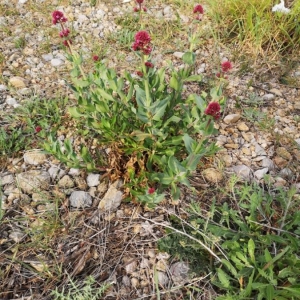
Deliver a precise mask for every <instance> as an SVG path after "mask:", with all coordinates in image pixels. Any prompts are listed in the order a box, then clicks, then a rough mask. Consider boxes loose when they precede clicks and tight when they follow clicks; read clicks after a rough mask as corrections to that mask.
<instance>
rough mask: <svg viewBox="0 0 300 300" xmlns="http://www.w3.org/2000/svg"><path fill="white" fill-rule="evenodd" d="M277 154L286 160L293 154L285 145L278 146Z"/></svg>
mask: <svg viewBox="0 0 300 300" xmlns="http://www.w3.org/2000/svg"><path fill="white" fill-rule="evenodd" d="M276 154H277V155H278V156H280V157H282V158H283V159H286V160H291V159H292V155H291V154H290V153H289V152H288V151H287V150H286V149H285V148H284V147H278V148H277V149H276Z"/></svg>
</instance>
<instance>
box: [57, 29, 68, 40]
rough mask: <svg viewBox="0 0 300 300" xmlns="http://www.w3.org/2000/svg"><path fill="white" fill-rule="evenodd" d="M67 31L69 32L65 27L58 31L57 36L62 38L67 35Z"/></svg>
mask: <svg viewBox="0 0 300 300" xmlns="http://www.w3.org/2000/svg"><path fill="white" fill-rule="evenodd" d="M69 33H70V30H69V29H68V28H67V29H63V30H62V31H61V32H60V33H59V36H60V37H61V38H63V37H67V36H68V35H69Z"/></svg>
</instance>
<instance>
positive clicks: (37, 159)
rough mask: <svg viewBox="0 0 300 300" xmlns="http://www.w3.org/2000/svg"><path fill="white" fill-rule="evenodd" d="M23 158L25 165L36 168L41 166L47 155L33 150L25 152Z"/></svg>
mask: <svg viewBox="0 0 300 300" xmlns="http://www.w3.org/2000/svg"><path fill="white" fill-rule="evenodd" d="M23 158H24V161H25V163H27V164H29V165H35V166H37V165H41V164H43V163H44V162H45V161H46V159H47V155H46V154H45V153H43V152H42V151H40V150H34V151H30V152H26V153H25V154H24V156H23Z"/></svg>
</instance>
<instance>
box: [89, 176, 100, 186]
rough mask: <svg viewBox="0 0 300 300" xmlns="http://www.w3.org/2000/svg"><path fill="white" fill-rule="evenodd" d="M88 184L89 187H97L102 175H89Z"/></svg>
mask: <svg viewBox="0 0 300 300" xmlns="http://www.w3.org/2000/svg"><path fill="white" fill-rule="evenodd" d="M86 182H87V185H88V186H89V187H92V186H97V185H98V184H99V183H100V174H94V173H91V174H89V175H88V177H87V178H86Z"/></svg>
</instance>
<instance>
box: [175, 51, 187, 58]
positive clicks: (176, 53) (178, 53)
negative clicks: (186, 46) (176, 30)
mask: <svg viewBox="0 0 300 300" xmlns="http://www.w3.org/2000/svg"><path fill="white" fill-rule="evenodd" d="M173 55H174V56H175V57H177V58H182V56H183V55H184V53H183V52H174V53H173Z"/></svg>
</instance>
